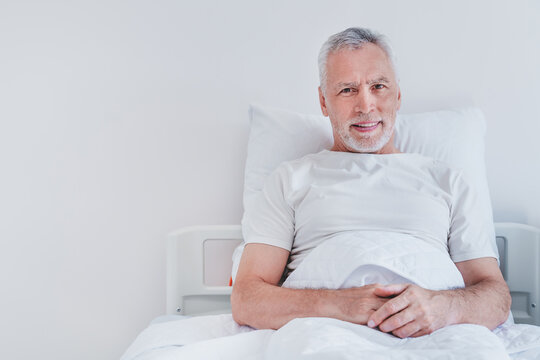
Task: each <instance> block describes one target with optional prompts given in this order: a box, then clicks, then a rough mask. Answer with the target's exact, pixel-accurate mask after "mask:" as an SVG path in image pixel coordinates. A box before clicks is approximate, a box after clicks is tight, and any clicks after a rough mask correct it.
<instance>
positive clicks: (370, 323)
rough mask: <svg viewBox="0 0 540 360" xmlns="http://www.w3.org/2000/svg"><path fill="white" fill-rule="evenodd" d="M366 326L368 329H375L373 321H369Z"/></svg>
mask: <svg viewBox="0 0 540 360" xmlns="http://www.w3.org/2000/svg"><path fill="white" fill-rule="evenodd" d="M367 326H369V327H370V328H372V327H375V321H373V320H369V321H368V323H367Z"/></svg>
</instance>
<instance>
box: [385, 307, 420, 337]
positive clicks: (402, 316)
mask: <svg viewBox="0 0 540 360" xmlns="http://www.w3.org/2000/svg"><path fill="white" fill-rule="evenodd" d="M414 320H416V315H415V314H414V312H413V311H411V309H410V308H408V309H405V310H403V311H400V312H399V313H397V314H395V315H393V316H390V317H389V318H388V319H386V320H384V321H383V322H382V323H380V324H379V330H381V331H382V332H386V333H388V332H393V331H394V330H398V329H400V328H402V327H404V326H406V325H407V324H409V323H411V322H413V321H414ZM418 330H420V329H416V330H415V331H414V332H416V331H418ZM411 334H412V333H411ZM408 335H410V334H408Z"/></svg>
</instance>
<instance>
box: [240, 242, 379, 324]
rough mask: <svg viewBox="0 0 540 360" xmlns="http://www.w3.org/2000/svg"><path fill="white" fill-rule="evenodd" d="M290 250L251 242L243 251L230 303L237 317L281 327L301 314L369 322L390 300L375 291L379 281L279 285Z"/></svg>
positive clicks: (246, 320)
mask: <svg viewBox="0 0 540 360" xmlns="http://www.w3.org/2000/svg"><path fill="white" fill-rule="evenodd" d="M288 258H289V252H288V251H287V250H285V249H282V248H279V247H276V246H272V245H266V244H248V245H246V248H245V249H244V253H243V254H242V259H241V261H240V266H239V269H238V274H237V275H236V281H235V283H234V287H233V291H232V295H231V304H232V313H233V318H234V320H235V321H236V322H237V323H239V324H241V325H249V326H251V327H254V328H257V329H278V328H280V327H282V326H283V325H285V324H286V323H288V322H289V321H290V320H292V319H295V318H299V317H332V318H336V319H340V320H345V321H350V322H354V323H357V324H366V323H367V319H368V317H369V315H371V314H372V313H373V312H374V311H375V310H377V309H378V308H379V307H381V306H382V305H383V304H384V303H385V302H386V301H388V299H383V298H380V297H378V296H377V295H375V294H374V291H375V289H376V287H377V286H378V285H377V284H374V285H368V286H363V287H360V288H350V289H342V290H324V289H320V290H312V289H287V288H282V287H280V286H278V285H277V284H278V283H279V280H280V279H281V276H282V274H283V271H284V269H285V266H286V264H287V260H288Z"/></svg>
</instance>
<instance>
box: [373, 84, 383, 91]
mask: <svg viewBox="0 0 540 360" xmlns="http://www.w3.org/2000/svg"><path fill="white" fill-rule="evenodd" d="M384 87H385V86H384V85H383V84H375V85H374V86H373V88H374V89H375V90H382V89H384Z"/></svg>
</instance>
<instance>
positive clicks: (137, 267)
mask: <svg viewBox="0 0 540 360" xmlns="http://www.w3.org/2000/svg"><path fill="white" fill-rule="evenodd" d="M539 18H540V5H539V2H538V1H533V0H531V1H526V0H520V1H487V0H486V1H462V0H459V1H457V0H456V1H448V2H443V1H438V2H435V1H427V0H426V1H399V0H395V1H308V0H306V1H190V2H183V1H172V0H169V1H89V0H87V1H35V2H30V1H16V0H13V1H9V0H8V1H6V0H0V171H1V176H0V289H1V296H0V319H1V321H0V342H1V344H0V358H2V359H38V358H39V359H56V360H61V359H78V360H84V359H117V358H118V357H119V356H120V355H121V353H122V352H123V351H124V349H125V348H126V347H127V346H128V345H129V343H130V342H131V341H132V340H133V339H134V337H135V336H136V334H137V333H138V332H139V331H140V330H142V329H143V328H144V327H145V326H146V324H147V323H148V322H149V321H150V320H151V319H152V318H153V317H155V316H157V315H160V314H162V313H164V311H165V263H164V262H165V242H164V239H165V235H166V234H167V233H168V232H170V231H171V230H174V229H176V228H179V227H182V226H188V225H198V224H238V223H239V222H240V218H241V214H242V204H241V200H242V199H241V192H242V183H243V166H244V161H245V148H246V141H247V133H248V119H247V108H248V104H249V103H251V102H258V103H261V104H265V105H271V106H275V107H282V108H287V109H291V110H295V111H301V112H309V113H319V107H318V99H317V91H316V87H317V84H318V78H317V67H316V57H317V53H318V50H319V47H320V45H321V44H322V42H323V41H324V40H325V39H326V38H327V37H328V36H329V35H331V34H333V33H335V32H337V31H341V30H343V29H345V28H346V27H349V26H358V25H359V26H367V27H372V28H374V29H377V30H379V31H380V32H383V33H385V34H387V35H388V36H389V37H390V39H391V40H392V43H393V44H394V48H395V50H396V53H397V55H398V66H399V69H400V74H401V89H402V93H403V106H402V113H411V112H420V111H428V110H436V109H443V108H449V107H456V106H464V105H477V106H479V107H481V108H482V109H483V111H484V112H485V114H486V118H487V122H488V135H487V153H486V156H487V159H486V161H487V169H488V179H489V184H490V190H491V194H492V200H493V208H494V215H495V220H496V221H516V222H522V223H526V224H531V225H535V226H538V227H540V201H539V200H540V190H539V188H540V187H539V184H540V162H539V160H538V155H539V154H540V145H539V144H540V140H539V134H540V109H539V106H538V105H539V101H540V70H539V64H540V22H539V21H538V19H539ZM305 136H309V134H305ZM269 151H271V149H270V150H269Z"/></svg>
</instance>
